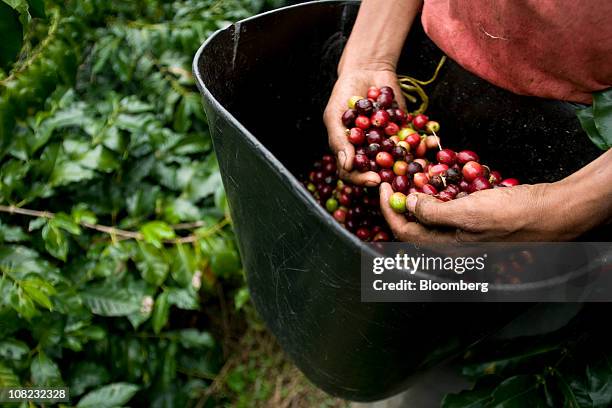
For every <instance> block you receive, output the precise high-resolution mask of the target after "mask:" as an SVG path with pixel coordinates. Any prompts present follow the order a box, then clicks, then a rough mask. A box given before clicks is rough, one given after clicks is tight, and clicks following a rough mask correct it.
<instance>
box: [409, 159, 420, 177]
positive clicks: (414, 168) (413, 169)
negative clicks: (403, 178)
mask: <svg viewBox="0 0 612 408" xmlns="http://www.w3.org/2000/svg"><path fill="white" fill-rule="evenodd" d="M422 172H423V166H421V165H420V164H419V163H417V162H416V161H413V162H410V163H408V174H410V175H411V176H413V175H415V174H416V173H422Z"/></svg>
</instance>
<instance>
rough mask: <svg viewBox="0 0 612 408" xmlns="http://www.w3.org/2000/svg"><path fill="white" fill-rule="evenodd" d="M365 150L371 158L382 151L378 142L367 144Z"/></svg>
mask: <svg viewBox="0 0 612 408" xmlns="http://www.w3.org/2000/svg"><path fill="white" fill-rule="evenodd" d="M366 151H367V153H368V157H369V158H370V159H373V158H374V157H376V155H377V154H378V153H380V152H381V151H382V147H381V146H380V145H379V144H378V143H372V144H370V145H368V147H367V148H366Z"/></svg>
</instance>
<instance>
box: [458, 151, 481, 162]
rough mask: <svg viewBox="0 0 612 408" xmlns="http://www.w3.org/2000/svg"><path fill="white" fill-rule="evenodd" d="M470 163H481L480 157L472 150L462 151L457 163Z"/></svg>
mask: <svg viewBox="0 0 612 408" xmlns="http://www.w3.org/2000/svg"><path fill="white" fill-rule="evenodd" d="M469 161H475V162H478V161H479V158H478V155H477V154H476V153H474V152H473V151H471V150H462V151H460V152H459V153H457V163H459V164H465V163H467V162H469Z"/></svg>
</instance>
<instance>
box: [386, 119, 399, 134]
mask: <svg viewBox="0 0 612 408" xmlns="http://www.w3.org/2000/svg"><path fill="white" fill-rule="evenodd" d="M399 130H400V128H399V126H397V123H393V122H389V123H387V126H385V133H386V134H387V136H393V135H395V134H397V132H399Z"/></svg>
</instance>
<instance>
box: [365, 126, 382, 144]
mask: <svg viewBox="0 0 612 408" xmlns="http://www.w3.org/2000/svg"><path fill="white" fill-rule="evenodd" d="M367 139H368V143H370V144H372V143H378V144H381V143H382V141H383V140H384V133H383V132H381V131H380V130H379V129H370V130H369V131H368V133H367Z"/></svg>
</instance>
